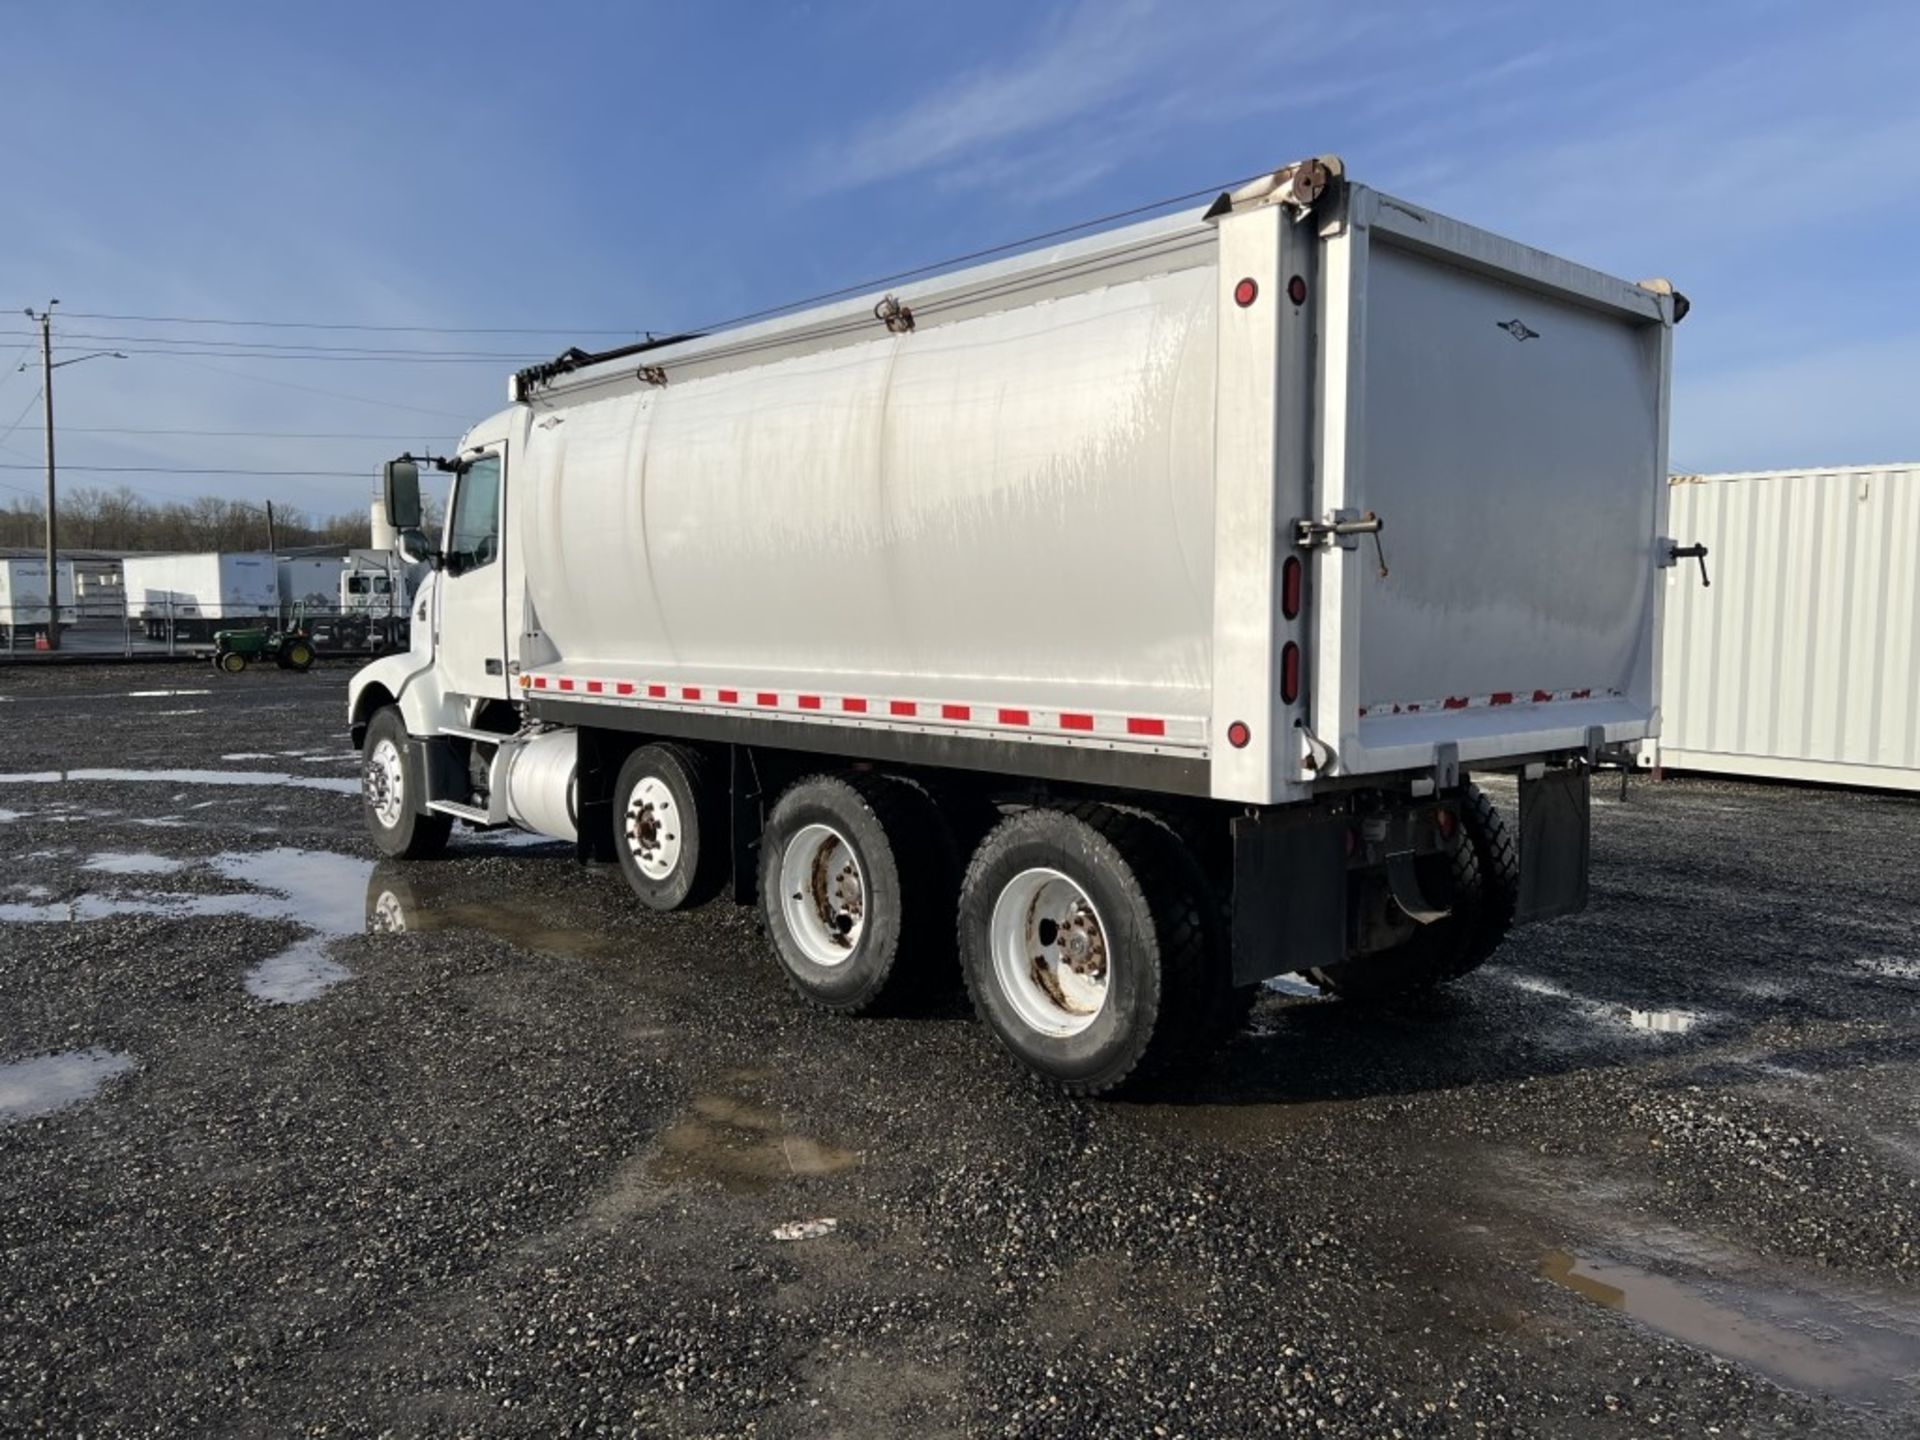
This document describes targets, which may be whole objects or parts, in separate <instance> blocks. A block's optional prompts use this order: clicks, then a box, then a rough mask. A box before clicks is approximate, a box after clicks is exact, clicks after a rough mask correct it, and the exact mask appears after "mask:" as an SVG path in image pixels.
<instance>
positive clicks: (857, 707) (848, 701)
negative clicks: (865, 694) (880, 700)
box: [840, 695, 867, 715]
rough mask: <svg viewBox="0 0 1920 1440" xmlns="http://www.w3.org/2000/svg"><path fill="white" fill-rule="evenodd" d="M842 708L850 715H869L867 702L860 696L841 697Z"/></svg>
mask: <svg viewBox="0 0 1920 1440" xmlns="http://www.w3.org/2000/svg"><path fill="white" fill-rule="evenodd" d="M840 708H841V709H842V710H844V711H846V712H847V713H848V714H849V715H864V714H866V713H867V702H866V701H864V700H862V699H861V698H860V697H859V696H858V695H845V696H842V697H841V700H840Z"/></svg>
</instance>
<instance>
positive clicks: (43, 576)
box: [0, 557, 79, 644]
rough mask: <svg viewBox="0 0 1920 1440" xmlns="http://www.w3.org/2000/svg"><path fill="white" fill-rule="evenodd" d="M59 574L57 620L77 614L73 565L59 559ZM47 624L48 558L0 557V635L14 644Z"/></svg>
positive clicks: (64, 623)
mask: <svg viewBox="0 0 1920 1440" xmlns="http://www.w3.org/2000/svg"><path fill="white" fill-rule="evenodd" d="M58 575H59V586H60V595H59V605H60V624H61V625H62V626H63V627H64V626H68V625H71V624H73V623H74V622H75V621H76V620H77V619H78V618H79V611H78V609H77V608H76V607H75V605H74V600H73V578H74V577H73V566H72V565H71V564H70V563H67V562H62V563H61V564H60V566H59V570H58ZM46 625H47V562H46V561H45V560H35V559H31V558H26V557H15V558H7V557H0V637H4V640H5V643H8V644H17V643H18V642H19V641H21V640H22V639H26V638H30V637H31V633H32V632H33V631H35V630H36V629H39V630H44V629H45V628H46Z"/></svg>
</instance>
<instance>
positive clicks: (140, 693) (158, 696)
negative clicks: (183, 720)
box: [127, 690, 213, 700]
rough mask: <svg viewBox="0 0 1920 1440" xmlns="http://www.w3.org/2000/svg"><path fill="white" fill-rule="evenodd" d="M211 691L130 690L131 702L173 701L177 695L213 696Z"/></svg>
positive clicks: (128, 694)
mask: <svg viewBox="0 0 1920 1440" xmlns="http://www.w3.org/2000/svg"><path fill="white" fill-rule="evenodd" d="M212 693H213V692H212V691H211V690H129V691H127V698H128V699H129V700H171V699H172V698H173V697H174V696H176V695H211V694H212Z"/></svg>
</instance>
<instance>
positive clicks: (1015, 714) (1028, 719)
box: [1000, 709, 1033, 725]
mask: <svg viewBox="0 0 1920 1440" xmlns="http://www.w3.org/2000/svg"><path fill="white" fill-rule="evenodd" d="M1000 723H1001V724H1002V725H1031V724H1032V723H1033V717H1032V716H1031V715H1029V714H1028V713H1027V712H1026V711H1024V710H1005V709H1003V710H1002V711H1001V712H1000Z"/></svg>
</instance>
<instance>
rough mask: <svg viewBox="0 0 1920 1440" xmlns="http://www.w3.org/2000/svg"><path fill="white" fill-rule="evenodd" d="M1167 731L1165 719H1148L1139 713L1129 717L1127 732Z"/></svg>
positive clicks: (1158, 733)
mask: <svg viewBox="0 0 1920 1440" xmlns="http://www.w3.org/2000/svg"><path fill="white" fill-rule="evenodd" d="M1166 733H1167V722H1166V721H1164V720H1148V719H1144V718H1143V717H1141V716H1139V715H1129V716H1128V717H1127V734H1129V735H1165V734H1166Z"/></svg>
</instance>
